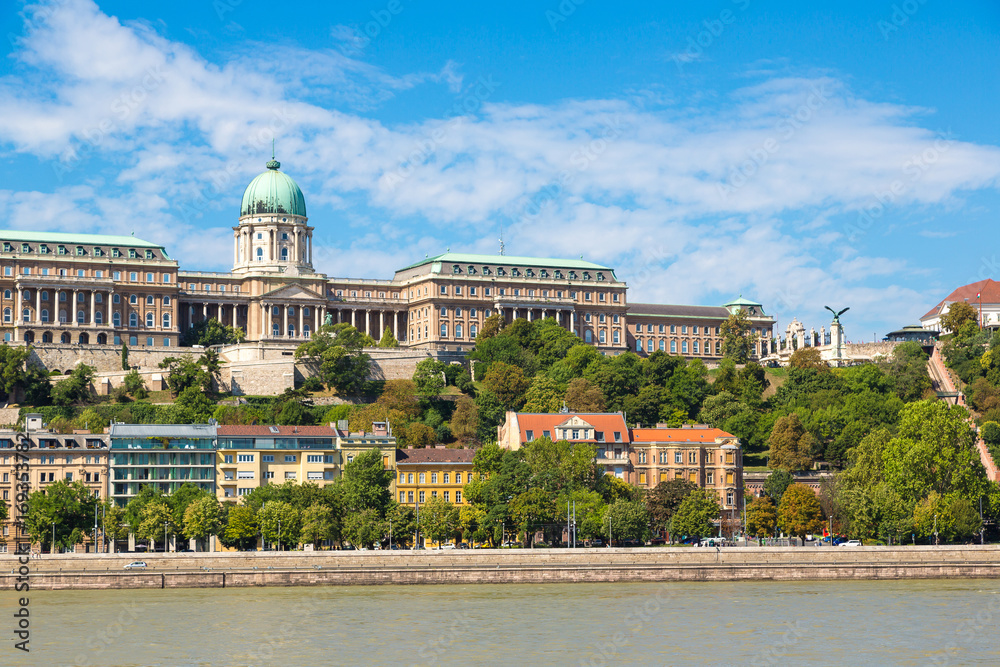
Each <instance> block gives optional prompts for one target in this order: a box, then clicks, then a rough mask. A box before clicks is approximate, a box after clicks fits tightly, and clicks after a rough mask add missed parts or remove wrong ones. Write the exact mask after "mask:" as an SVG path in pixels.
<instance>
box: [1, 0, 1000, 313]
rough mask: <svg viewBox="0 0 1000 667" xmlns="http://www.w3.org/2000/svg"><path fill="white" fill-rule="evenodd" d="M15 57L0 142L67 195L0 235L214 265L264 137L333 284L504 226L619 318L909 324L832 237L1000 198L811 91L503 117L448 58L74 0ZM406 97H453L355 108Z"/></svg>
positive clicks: (34, 208) (912, 141)
mask: <svg viewBox="0 0 1000 667" xmlns="http://www.w3.org/2000/svg"><path fill="white" fill-rule="evenodd" d="M333 36H334V37H335V38H337V39H340V40H341V41H343V40H344V39H349V37H350V35H349V34H348V33H347V32H345V30H344V29H343V27H340V28H338V29H335V31H334V33H333ZM15 56H16V60H17V67H15V68H14V70H12V73H10V74H7V75H6V76H3V77H0V146H5V147H6V150H7V151H8V152H11V151H12V152H14V153H16V154H29V155H33V156H37V157H39V158H41V159H46V160H53V159H54V158H56V157H59V158H60V160H61V161H60V162H59V163H58V164H57V165H56V167H55V169H56V173H58V174H59V176H60V182H61V183H62V185H60V186H57V187H54V188H53V190H52V191H51V192H5V193H0V218H3V219H4V221H5V224H6V225H8V226H11V227H22V228H23V227H29V228H36V229H38V228H42V229H65V230H71V229H79V230H87V231H119V232H124V233H128V231H131V230H130V229H129V228H130V227H134V226H136V225H137V224H138V225H141V226H142V228H143V229H142V231H141V232H140V231H139V230H136V233H137V235H139V234H140V233H141V234H144V235H146V236H148V237H150V238H155V240H157V241H159V242H163V243H166V244H167V245H168V247H169V248H170V250H171V252H172V254H173V255H175V256H177V257H179V258H181V260H182V262H183V263H184V264H185V265H186V266H187V265H190V268H199V267H202V266H203V267H204V268H217V269H221V268H224V266H225V265H226V264H227V263H228V257H229V256H230V255H231V249H230V248H229V247H228V246H229V243H230V240H229V236H228V231H227V227H226V225H229V224H232V223H233V222H234V221H235V217H236V215H235V210H236V206H237V200H238V197H239V195H240V193H241V192H242V187H243V184H245V183H246V182H248V181H249V180H250V178H252V177H253V175H255V174H256V173H258V172H259V171H260V169H261V168H262V166H263V162H264V160H266V158H267V156H269V153H267V150H268V149H269V144H270V143H271V140H272V138H273V137H277V144H278V153H279V156H278V157H279V159H280V160H281V161H282V162H283V163H284V169H285V170H286V171H288V172H289V173H291V174H292V175H294V176H295V178H296V179H297V180H299V182H300V184H301V185H302V186H303V189H304V190H305V192H306V195H307V200H308V205H309V209H310V212H311V213H312V215H313V223H314V224H318V225H322V226H323V228H324V229H331V230H336V231H332V232H328V233H327V234H326V236H325V238H324V239H323V242H322V243H319V244H318V247H317V250H320V251H321V252H320V253H318V255H321V257H318V259H317V263H318V265H319V268H320V269H321V270H324V271H329V272H330V273H332V274H336V275H342V276H343V275H359V276H369V277H371V276H377V275H381V276H384V277H388V276H389V275H391V272H392V270H393V269H395V268H398V267H399V266H402V265H405V264H409V263H410V262H412V261H414V260H415V259H417V258H419V256H421V254H422V253H424V252H427V253H436V252H441V251H442V250H443V248H444V247H447V246H448V245H452V246H454V247H455V248H456V249H457V248H458V247H459V244H460V243H461V244H462V245H463V246H464V248H472V249H479V250H483V251H492V250H493V249H495V248H496V237H497V230H498V228H499V226H500V224H503V225H504V227H505V229H506V232H505V238H506V240H507V247H508V251H509V252H510V253H511V254H535V255H566V256H577V255H580V254H584V255H586V256H587V257H589V258H592V259H595V260H596V261H602V262H606V263H608V264H611V265H613V266H616V267H617V270H618V275H619V277H622V278H624V279H628V280H630V281H631V282H632V284H633V288H634V297H633V298H636V299H639V300H663V301H668V302H687V303H691V302H701V301H703V300H706V301H708V302H712V301H711V300H712V299H715V298H717V296H718V295H720V294H721V295H725V296H731V295H733V294H736V293H739V292H741V291H742V292H744V293H746V294H747V295H748V296H749V295H753V296H755V297H757V298H759V299H761V300H762V301H764V302H765V304H766V305H767V304H775V305H774V306H773V307H772V308H771V309H772V310H779V311H781V312H782V313H785V312H787V313H789V314H791V313H793V311H796V310H798V309H801V310H803V312H806V311H808V312H812V313H816V314H817V315H819V314H821V312H822V309H821V308H819V307H817V306H816V304H817V303H819V301H821V300H829V301H831V302H837V303H841V302H844V303H849V304H850V305H852V314H855V313H856V311H858V310H861V309H863V308H867V307H870V308H872V309H873V311H877V313H875V314H872V315H870V316H869V315H865V317H870V318H873V319H881V318H885V319H886V321H888V320H896V319H898V318H901V317H903V316H904V315H905V314H906V312H909V311H907V308H908V306H906V307H904V306H897V305H895V304H898V303H904V302H912V301H913V300H916V301H917V302H918V303H919V302H921V299H922V298H925V297H922V296H921V295H919V294H917V293H916V292H914V291H913V290H910V289H908V288H905V287H901V286H900V283H903V282H904V281H905V280H907V279H908V278H909V277H910V276H911V275H912V274H911V273H910V272H911V271H912V267H910V266H909V265H908V264H907V262H906V261H905V260H903V259H900V258H897V257H892V256H882V255H885V254H886V253H884V252H881V251H880V250H872V251H868V250H866V246H865V244H866V242H867V235H868V234H869V233H870V232H871V231H872V228H871V227H866V228H865V229H864V230H862V233H861V234H860V235H857V234H852V233H850V232H849V230H847V229H846V227H847V225H846V224H845V223H844V222H843V221H844V220H848V221H852V220H854V219H855V218H857V217H858V216H860V215H863V214H864V213H865V211H866V210H869V209H872V208H873V207H878V206H882V207H884V208H885V209H886V210H892V209H897V208H903V207H906V206H910V205H913V204H918V205H921V206H955V205H956V200H959V199H960V198H961V196H962V194H963V193H965V192H969V191H975V190H983V189H995V188H997V186H998V184H1000V149H998V148H997V147H996V146H988V145H979V144H975V143H972V142H969V141H960V140H959V139H957V138H955V137H950V136H947V135H946V134H943V133H939V132H936V131H934V130H933V129H931V128H930V127H928V126H927V124H928V120H929V119H931V118H932V112H930V111H928V110H926V109H919V108H912V107H906V106H901V105H898V104H885V103H880V102H877V101H870V100H865V99H861V98H858V97H857V96H856V95H855V94H854V93H853V92H852V91H851V90H850V89H849V88H848V87H847V86H846V85H845V84H844V83H843V82H842V81H839V80H838V79H836V78H835V77H831V76H829V75H823V76H816V77H813V78H806V77H787V76H786V77H783V76H781V75H775V74H773V73H771V72H770V71H769V72H768V74H767V76H766V77H765V78H764V79H763V80H762V81H758V82H757V83H753V84H751V85H748V86H746V87H744V88H741V89H739V90H736V91H734V92H732V93H729V94H726V95H717V94H715V93H714V92H713V93H712V94H708V93H706V95H705V96H704V97H703V98H702V99H701V100H700V101H699V102H698V103H692V102H690V101H684V102H676V101H674V100H672V99H670V98H666V97H664V96H662V95H659V94H657V95H652V96H650V95H647V96H632V97H629V98H626V99H617V100H616V99H596V100H583V99H580V100H567V101H564V102H562V103H558V104H551V105H540V104H527V103H525V104H511V103H509V102H504V101H503V100H502V99H501V98H502V90H503V83H502V81H500V82H492V83H488V84H484V83H483V82H482V80H480V81H471V82H470V81H466V80H465V79H464V78H463V76H462V73H461V72H460V69H459V67H458V66H457V65H455V64H454V63H451V62H448V63H445V64H444V65H443V66H442V67H441V69H440V70H439V71H438V72H432V73H420V72H417V73H410V74H406V75H402V76H396V75H390V74H388V73H386V72H384V71H383V70H380V69H379V68H377V67H374V66H372V65H370V64H368V63H365V62H363V61H362V60H360V59H359V58H356V57H352V55H351V52H350V51H349V50H348V51H346V52H345V51H336V50H322V51H307V50H305V49H302V48H300V47H298V46H296V45H294V44H279V45H271V46H270V47H269V50H268V51H267V52H264V53H262V52H261V50H260V49H257V48H254V45H249V46H248V47H247V48H246V49H245V50H243V51H241V52H240V53H237V54H235V55H233V56H232V57H231V58H230V59H229V60H227V61H224V62H211V61H209V60H207V59H206V58H205V57H203V56H202V55H200V54H199V53H197V52H196V51H195V50H194V49H192V48H191V47H189V46H187V45H185V44H183V43H180V42H177V41H171V40H169V39H167V38H165V37H163V36H162V35H160V34H158V33H157V32H156V31H155V30H154V29H152V28H151V27H150V26H148V25H145V24H123V23H122V22H120V21H119V20H117V19H116V18H114V17H110V16H107V15H106V14H104V13H103V12H102V11H101V10H100V9H99V8H98V7H97V6H96V5H95V4H94V3H93V2H91V1H90V0H66V1H65V2H64V3H62V4H61V5H59V6H58V8H57V9H56V10H55V11H53V12H51V14H50V15H48V16H47V17H46V18H45V20H44V21H41V22H39V23H38V28H37V29H33V30H31V31H29V32H28V34H27V35H26V37H25V38H24V40H23V42H22V43H21V44H20V46H19V48H18V49H17V50H16V53H15ZM772 71H780V68H777V69H773V70H772ZM761 76H762V75H760V74H757V75H755V77H756V79H758V80H759V79H760V78H761ZM489 81H492V80H489ZM29 83H30V84H31V85H28V84H29ZM427 85H436V86H446V87H447V88H448V90H449V91H451V93H452V94H453V95H454V105H452V108H449V109H447V110H445V111H443V112H442V114H441V117H439V118H433V119H429V120H426V121H421V122H413V123H408V124H402V123H397V124H387V123H383V122H380V121H378V120H375V119H373V118H372V117H370V116H371V114H368V115H366V113H364V112H367V111H369V110H371V109H373V108H376V107H377V106H378V105H379V104H381V103H382V102H384V101H385V100H386V99H388V98H389V97H391V96H393V95H396V94H398V93H399V92H401V91H405V90H412V89H413V88H416V87H419V86H427ZM498 90H499V91H501V92H500V93H498V92H497V91H498ZM456 107H457V108H458V109H459V110H460V113H459V114H457V115H456V114H455V113H454V111H453V109H454V108H456ZM95 165H96V166H97V169H95V170H93V171H92V170H91V168H92V167H93V166H95ZM112 170H113V171H112ZM887 193H888V194H887ZM887 217H888V214H887V213H884V212H883V217H882V219H881V220H880V224H881V222H882V221H884V220H885V219H886V218H887ZM324 218H325V219H324ZM889 228H890V227H889V226H888V225H887V226H886V227H885V228H884V229H883V232H884V230H885V229H889ZM196 230H198V231H197V234H193V233H192V232H194V231H196ZM199 234H202V235H204V238H205V240H204V242H201V241H197V242H195V241H192V239H197V238H198V235H199ZM921 234H923V235H925V236H930V237H932V238H936V237H940V235H941V234H943V232H939V231H936V230H928V231H926V232H921ZM154 235H155V237H154ZM934 235H938V236H934ZM845 247H846V251H845V250H844V248H845ZM870 255H871V256H870ZM910 309H911V310H912V308H910ZM919 309H920V307H919V306H918V307H917V308H916V310H919Z"/></svg>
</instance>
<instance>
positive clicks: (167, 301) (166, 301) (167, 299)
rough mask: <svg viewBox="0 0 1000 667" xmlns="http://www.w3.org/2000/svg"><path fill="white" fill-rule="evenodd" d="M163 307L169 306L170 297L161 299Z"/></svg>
mask: <svg viewBox="0 0 1000 667" xmlns="http://www.w3.org/2000/svg"><path fill="white" fill-rule="evenodd" d="M163 305H164V306H169V305H170V297H169V296H165V297H163Z"/></svg>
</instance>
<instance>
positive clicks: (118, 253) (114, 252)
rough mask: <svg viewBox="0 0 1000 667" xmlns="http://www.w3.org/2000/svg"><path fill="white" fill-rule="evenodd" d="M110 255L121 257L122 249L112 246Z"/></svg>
mask: <svg viewBox="0 0 1000 667" xmlns="http://www.w3.org/2000/svg"><path fill="white" fill-rule="evenodd" d="M111 256H112V257H121V256H122V251H121V250H119V249H118V248H112V249H111Z"/></svg>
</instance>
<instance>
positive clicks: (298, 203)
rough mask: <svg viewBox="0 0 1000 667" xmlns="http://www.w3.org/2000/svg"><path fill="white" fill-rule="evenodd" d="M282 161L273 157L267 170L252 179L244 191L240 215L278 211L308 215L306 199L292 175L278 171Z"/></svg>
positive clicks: (286, 213)
mask: <svg viewBox="0 0 1000 667" xmlns="http://www.w3.org/2000/svg"><path fill="white" fill-rule="evenodd" d="M280 166H281V163H280V162H277V161H275V160H274V159H272V160H271V161H269V162H268V163H267V171H265V172H264V173H263V174H261V175H259V176H258V177H257V178H255V179H253V180H252V181H250V185H248V186H247V189H246V191H244V193H243V203H242V204H241V205H240V216H241V217H242V216H244V215H260V214H263V213H277V214H283V215H301V216H302V217H303V218H304V217H306V199H305V197H303V196H302V190H300V189H299V186H298V184H296V183H295V181H293V180H292V179H291V177H290V176H288V175H286V174H283V173H281V172H280V171H278V167H280Z"/></svg>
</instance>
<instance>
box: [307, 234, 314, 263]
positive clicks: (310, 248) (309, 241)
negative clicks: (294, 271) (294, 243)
mask: <svg viewBox="0 0 1000 667" xmlns="http://www.w3.org/2000/svg"><path fill="white" fill-rule="evenodd" d="M306 234H307V236H306V239H307V241H308V243H309V266H312V263H313V235H312V232H307V233H306Z"/></svg>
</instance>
